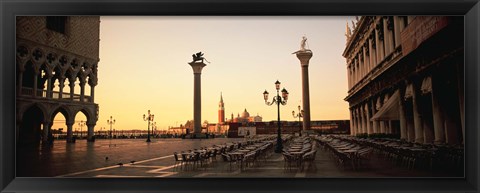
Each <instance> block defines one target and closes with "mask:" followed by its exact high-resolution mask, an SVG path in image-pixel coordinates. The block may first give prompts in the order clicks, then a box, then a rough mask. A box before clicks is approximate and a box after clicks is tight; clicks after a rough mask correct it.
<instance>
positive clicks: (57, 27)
mask: <svg viewBox="0 0 480 193" xmlns="http://www.w3.org/2000/svg"><path fill="white" fill-rule="evenodd" d="M66 23H67V17H66V16H47V29H49V30H53V31H56V32H59V33H62V34H65V26H66Z"/></svg>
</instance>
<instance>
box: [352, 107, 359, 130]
mask: <svg viewBox="0 0 480 193" xmlns="http://www.w3.org/2000/svg"><path fill="white" fill-rule="evenodd" d="M353 128H354V130H355V135H357V134H359V133H360V130H359V129H358V113H357V109H356V108H355V107H354V108H353Z"/></svg>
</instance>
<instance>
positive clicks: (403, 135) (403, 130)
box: [398, 88, 408, 140]
mask: <svg viewBox="0 0 480 193" xmlns="http://www.w3.org/2000/svg"><path fill="white" fill-rule="evenodd" d="M398 90H399V92H400V99H399V100H398V107H399V108H398V115H399V121H400V139H402V140H407V139H408V137H407V118H406V115H405V103H404V100H403V97H404V95H405V94H404V93H405V91H404V88H398Z"/></svg>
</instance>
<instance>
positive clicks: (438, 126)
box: [432, 76, 445, 144]
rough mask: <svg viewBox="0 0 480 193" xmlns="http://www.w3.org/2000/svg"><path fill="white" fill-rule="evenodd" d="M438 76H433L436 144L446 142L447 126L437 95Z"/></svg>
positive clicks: (433, 111)
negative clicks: (445, 125)
mask: <svg viewBox="0 0 480 193" xmlns="http://www.w3.org/2000/svg"><path fill="white" fill-rule="evenodd" d="M435 80H436V76H435V77H432V113H433V128H434V135H435V140H434V143H435V144H443V143H445V127H444V122H445V120H444V119H443V113H442V111H443V110H442V106H441V105H440V102H439V98H438V96H437V93H438V92H437V89H436V88H437V84H436V83H437V82H438V81H435Z"/></svg>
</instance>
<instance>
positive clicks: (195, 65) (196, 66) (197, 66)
mask: <svg viewBox="0 0 480 193" xmlns="http://www.w3.org/2000/svg"><path fill="white" fill-rule="evenodd" d="M188 64H190V66H192V69H193V73H194V74H201V73H202V69H203V67H205V66H207V65H206V64H205V63H203V62H190V63H188Z"/></svg>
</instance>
